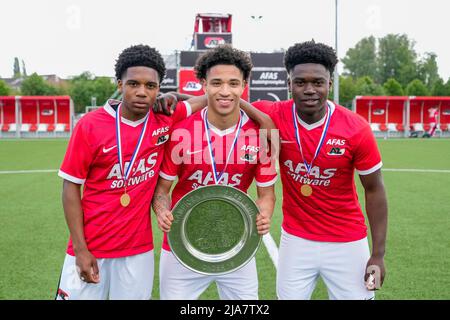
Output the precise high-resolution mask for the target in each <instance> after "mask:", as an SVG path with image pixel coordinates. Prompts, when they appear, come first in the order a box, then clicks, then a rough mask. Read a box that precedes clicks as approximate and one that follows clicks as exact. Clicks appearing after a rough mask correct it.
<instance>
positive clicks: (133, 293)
mask: <svg viewBox="0 0 450 320" xmlns="http://www.w3.org/2000/svg"><path fill="white" fill-rule="evenodd" d="M115 72H116V78H117V80H118V89H119V91H120V92H121V93H122V96H123V99H122V101H115V100H109V101H108V102H107V103H106V104H105V106H104V107H103V108H101V109H99V110H96V111H94V112H91V113H88V114H86V115H85V116H83V118H81V119H80V121H79V122H78V123H77V125H76V127H75V129H74V132H73V134H72V137H71V139H70V142H69V145H68V148H67V151H66V155H65V158H64V161H63V163H62V165H61V168H60V171H59V176H60V177H62V178H63V179H64V182H63V194H62V200H63V207H64V213H65V217H66V221H67V225H68V227H69V231H70V236H71V237H70V241H69V245H68V248H67V254H66V258H65V261H64V266H63V270H62V272H61V278H60V283H59V286H58V293H57V296H56V298H57V299H150V297H151V292H152V286H153V269H154V268H153V267H154V260H153V259H154V258H153V238H152V237H153V236H152V229H151V221H150V203H151V199H152V197H153V191H154V188H155V185H156V182H157V177H158V174H159V167H160V165H161V162H162V159H163V153H164V152H163V150H164V144H165V143H166V142H167V141H168V139H169V135H168V134H169V130H170V128H171V127H172V125H173V123H174V122H177V121H180V120H182V119H184V118H186V117H187V116H189V115H190V114H191V112H192V109H194V111H195V109H196V108H198V109H199V108H200V107H199V105H196V104H195V99H194V100H192V99H191V100H190V102H193V103H192V107H191V104H189V101H188V102H180V103H178V104H177V107H176V110H175V112H174V113H173V115H172V116H166V115H163V114H155V113H154V112H153V111H152V110H151V109H150V106H153V105H154V103H155V101H156V98H157V95H158V93H159V85H160V83H161V81H162V79H163V78H164V75H165V66H164V61H163V59H162V57H161V55H160V54H159V52H158V51H156V50H155V49H153V48H150V47H148V46H145V45H137V46H131V47H129V48H127V49H125V50H123V51H122V53H121V54H120V55H119V58H118V60H117V62H116V65H115ZM82 185H83V192H82V195H81V186H82Z"/></svg>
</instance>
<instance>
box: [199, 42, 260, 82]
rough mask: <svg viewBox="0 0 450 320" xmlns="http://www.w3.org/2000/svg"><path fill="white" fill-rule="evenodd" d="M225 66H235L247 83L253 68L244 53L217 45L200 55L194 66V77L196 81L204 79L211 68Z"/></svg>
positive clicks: (246, 54) (249, 59)
mask: <svg viewBox="0 0 450 320" xmlns="http://www.w3.org/2000/svg"><path fill="white" fill-rule="evenodd" d="M219 64H225V65H233V66H236V67H237V68H238V69H239V70H241V71H242V73H243V75H244V80H245V81H247V80H248V77H249V76H250V71H251V70H252V68H253V64H252V60H251V58H250V55H249V54H248V53H246V52H244V51H241V50H238V49H234V48H233V47H232V46H230V45H227V44H225V45H219V46H217V47H216V48H214V49H211V50H209V51H207V52H205V53H204V54H202V55H201V56H200V57H199V58H198V59H197V62H196V64H195V67H194V70H195V75H196V76H197V78H198V79H200V80H201V79H206V73H207V72H208V70H209V69H211V68H212V67H214V66H216V65H219Z"/></svg>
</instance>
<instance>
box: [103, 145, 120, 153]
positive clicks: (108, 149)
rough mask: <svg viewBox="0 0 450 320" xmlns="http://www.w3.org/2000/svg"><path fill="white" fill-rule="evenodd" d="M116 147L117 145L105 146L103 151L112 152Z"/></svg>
mask: <svg viewBox="0 0 450 320" xmlns="http://www.w3.org/2000/svg"><path fill="white" fill-rule="evenodd" d="M115 147H117V146H112V147H110V148H105V147H103V153H108V152H110V151H111V150H112V149H114V148H115Z"/></svg>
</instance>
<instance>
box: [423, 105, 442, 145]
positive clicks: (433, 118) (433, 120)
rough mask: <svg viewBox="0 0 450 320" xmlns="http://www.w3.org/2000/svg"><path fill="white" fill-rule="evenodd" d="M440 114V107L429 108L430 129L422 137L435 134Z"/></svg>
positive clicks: (429, 136)
mask: <svg viewBox="0 0 450 320" xmlns="http://www.w3.org/2000/svg"><path fill="white" fill-rule="evenodd" d="M438 116H439V107H437V106H436V107H432V108H430V109H428V121H429V123H430V129H429V130H428V131H427V132H425V133H424V134H423V137H422V138H431V137H433V136H434V133H435V132H436V129H437V126H438V123H439V120H438Z"/></svg>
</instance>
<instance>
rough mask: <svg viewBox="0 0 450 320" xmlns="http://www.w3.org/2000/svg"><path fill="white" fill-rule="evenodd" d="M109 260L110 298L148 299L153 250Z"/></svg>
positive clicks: (151, 279)
mask: <svg viewBox="0 0 450 320" xmlns="http://www.w3.org/2000/svg"><path fill="white" fill-rule="evenodd" d="M110 260H111V269H110V272H111V286H110V292H109V298H110V299H111V300H149V299H150V298H151V296H152V288H153V275H154V256H153V250H151V251H148V252H144V253H141V254H137V255H133V256H129V257H124V258H115V259H110Z"/></svg>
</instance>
